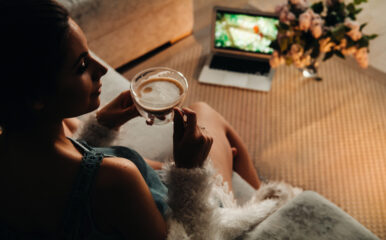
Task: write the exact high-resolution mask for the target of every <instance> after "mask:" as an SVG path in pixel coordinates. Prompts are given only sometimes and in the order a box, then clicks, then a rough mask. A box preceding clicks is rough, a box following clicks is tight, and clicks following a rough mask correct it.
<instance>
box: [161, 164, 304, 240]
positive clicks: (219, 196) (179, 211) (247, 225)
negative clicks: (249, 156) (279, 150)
mask: <svg viewBox="0 0 386 240" xmlns="http://www.w3.org/2000/svg"><path fill="white" fill-rule="evenodd" d="M166 170H167V178H166V179H167V184H168V187H169V206H170V208H171V209H172V210H171V212H170V213H169V217H168V224H169V234H168V240H172V239H173V240H175V239H179V240H180V239H211V240H217V239H219V240H220V239H221V240H227V239H248V238H249V237H248V236H247V233H249V232H250V231H252V230H253V229H254V228H255V227H256V226H257V225H259V223H261V222H262V221H264V219H266V218H267V217H268V216H270V215H271V214H272V213H274V212H275V211H276V210H277V209H279V208H280V207H281V206H282V205H283V204H285V203H286V202H288V201H289V200H290V199H292V198H294V197H295V196H296V195H298V194H299V193H301V192H302V190H301V189H299V188H295V187H292V186H290V185H288V184H286V183H283V182H269V183H265V184H262V186H261V187H260V188H259V189H258V190H257V191H256V192H255V194H254V196H253V197H252V199H251V200H250V201H248V202H247V203H245V204H244V205H243V206H238V205H237V203H236V201H235V200H234V198H233V194H232V193H231V192H229V191H228V188H227V186H226V185H224V184H223V182H222V179H221V177H220V176H219V175H217V176H216V177H214V176H215V175H214V170H213V168H212V167H211V164H210V161H209V163H208V164H207V165H206V166H205V168H200V169H189V170H188V169H180V168H176V167H174V166H172V165H171V164H169V165H167V166H166Z"/></svg>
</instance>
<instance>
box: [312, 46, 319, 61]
mask: <svg viewBox="0 0 386 240" xmlns="http://www.w3.org/2000/svg"><path fill="white" fill-rule="evenodd" d="M319 54H320V45H319V42H318V43H317V44H315V46H314V49H312V53H311V57H312V58H317V57H319Z"/></svg>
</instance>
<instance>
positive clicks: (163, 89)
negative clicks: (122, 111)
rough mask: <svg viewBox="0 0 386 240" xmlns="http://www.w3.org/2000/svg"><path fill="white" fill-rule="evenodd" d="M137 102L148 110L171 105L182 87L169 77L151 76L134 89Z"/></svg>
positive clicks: (176, 99) (179, 94)
mask: <svg viewBox="0 0 386 240" xmlns="http://www.w3.org/2000/svg"><path fill="white" fill-rule="evenodd" d="M136 92H137V96H138V99H137V100H138V103H139V104H140V105H142V107H144V108H147V109H149V110H153V111H154V110H161V109H165V108H170V107H173V105H176V104H177V103H178V102H179V101H178V100H180V97H181V95H182V94H183V93H184V88H183V86H182V85H181V83H179V82H178V81H176V80H174V79H171V78H153V79H149V80H146V81H144V82H142V83H141V84H140V85H139V86H138V87H137V89H136Z"/></svg>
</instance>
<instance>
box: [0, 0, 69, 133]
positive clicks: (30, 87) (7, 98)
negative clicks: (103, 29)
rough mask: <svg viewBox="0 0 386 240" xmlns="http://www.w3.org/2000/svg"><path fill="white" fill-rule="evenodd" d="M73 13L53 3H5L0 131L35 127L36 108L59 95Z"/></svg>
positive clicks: (0, 2)
mask: <svg viewBox="0 0 386 240" xmlns="http://www.w3.org/2000/svg"><path fill="white" fill-rule="evenodd" d="M68 19H69V14H68V11H67V10H66V9H65V8H64V7H62V6H61V5H59V4H58V3H57V2H55V1H53V0H0V31H1V37H0V53H1V55H0V126H2V127H3V128H4V129H5V131H7V129H8V128H9V129H11V128H18V127H19V126H23V125H24V126H25V125H26V123H27V122H29V121H34V120H36V119H34V118H35V114H34V111H33V110H32V108H31V106H32V104H33V102H34V101H35V100H45V99H47V98H48V97H49V96H50V95H52V94H54V89H55V82H56V81H55V79H56V77H57V73H58V71H59V69H60V67H61V64H62V61H63V59H64V58H65V44H64V43H65V40H66V38H67V36H68V32H69V23H68Z"/></svg>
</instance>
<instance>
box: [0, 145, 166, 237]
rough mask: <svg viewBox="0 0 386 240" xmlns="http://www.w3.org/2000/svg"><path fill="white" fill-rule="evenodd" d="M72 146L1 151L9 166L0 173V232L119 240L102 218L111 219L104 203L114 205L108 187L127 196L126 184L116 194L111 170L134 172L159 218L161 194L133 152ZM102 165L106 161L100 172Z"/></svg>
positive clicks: (153, 177)
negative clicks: (1, 192)
mask: <svg viewBox="0 0 386 240" xmlns="http://www.w3.org/2000/svg"><path fill="white" fill-rule="evenodd" d="M71 141H72V143H71V145H68V146H66V145H61V144H57V146H59V147H58V148H56V149H55V150H53V151H49V150H48V149H47V150H46V151H39V150H38V149H36V148H32V147H30V146H27V147H25V149H24V150H25V151H19V152H18V153H15V151H14V150H13V149H14V147H11V148H9V150H8V151H7V152H6V153H5V151H1V153H0V154H1V155H0V156H1V158H2V159H9V161H7V162H6V164H5V165H4V168H2V171H3V174H2V177H1V183H0V187H1V188H2V189H4V191H3V195H4V196H5V197H4V198H2V199H1V200H0V204H1V205H0V206H1V211H0V212H1V214H0V222H2V224H0V229H1V227H3V228H4V227H5V226H6V227H7V228H8V230H6V231H8V232H9V231H13V232H15V233H17V234H21V233H32V232H35V233H36V232H38V233H43V235H42V236H57V235H58V234H64V235H65V236H71V239H72V237H73V236H79V235H81V236H82V238H81V239H83V237H85V236H86V237H91V238H92V239H122V236H121V235H120V234H119V233H118V232H117V231H116V229H113V228H111V227H109V226H111V222H109V219H111V218H109V217H106V216H109V215H111V213H110V212H108V211H109V210H111V208H109V207H106V205H108V204H107V203H108V202H118V201H119V200H118V199H116V194H111V191H112V189H111V188H110V187H109V186H111V185H114V189H113V191H115V190H118V192H119V188H125V191H128V192H130V184H125V185H124V186H121V187H119V186H118V188H117V186H116V185H117V184H116V181H119V180H117V179H115V176H114V174H111V170H112V168H116V167H117V168H119V169H121V168H122V169H125V168H126V169H127V168H131V169H132V170H134V172H138V171H139V172H140V173H139V174H140V175H142V177H143V178H144V180H145V182H146V184H147V185H148V187H149V189H150V191H151V194H152V197H153V199H154V201H155V203H156V205H157V207H158V208H159V211H161V212H162V213H164V211H165V210H166V208H167V205H166V204H165V197H166V188H165V187H164V186H163V185H162V183H161V182H160V181H159V179H158V178H157V177H156V174H155V172H154V171H152V170H151V169H150V167H149V166H148V165H147V164H146V163H145V161H144V160H143V159H142V158H141V157H140V156H139V155H138V154H137V153H136V152H134V151H132V150H130V149H127V148H122V147H112V148H100V149H98V148H91V147H89V146H88V145H85V144H82V143H79V142H77V141H74V140H71ZM72 144H73V145H72ZM19 147H21V146H19ZM3 150H4V148H3ZM113 155H114V156H118V158H116V157H113ZM104 156H106V158H104ZM119 157H125V158H126V159H122V158H119ZM103 159H104V160H105V161H104V163H103V164H102V166H100V165H101V163H102V160H103ZM127 159H131V160H132V161H133V162H131V161H128V160H127ZM121 163H123V165H122V164H121ZM113 165H114V166H113ZM112 166H113V167H112ZM129 172H130V171H126V172H125V174H127V173H129ZM113 173H114V170H113ZM118 175H119V174H118ZM135 177H138V175H136V176H135ZM132 193H133V195H132V196H131V197H130V199H131V200H132V201H134V202H135V200H136V199H137V197H136V196H135V191H134V190H133V191H132ZM106 196H107V198H106ZM138 199H139V198H138ZM127 204H130V203H129V202H127ZM132 205H139V203H137V204H132ZM140 214H141V212H136V211H133V212H132V213H131V214H128V215H127V216H125V218H132V219H131V220H129V221H132V222H135V221H136V220H138V216H139V215H140ZM5 223H6V224H5ZM128 228H130V226H128ZM11 229H12V230H11ZM3 231H4V230H3ZM62 231H63V232H62ZM1 234H2V232H1V230H0V236H1ZM3 234H4V232H3ZM27 236H31V235H29V234H27ZM48 239H50V238H49V237H48Z"/></svg>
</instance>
